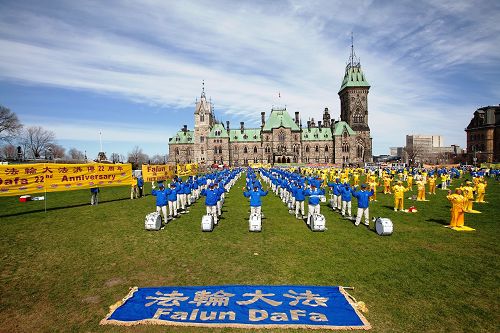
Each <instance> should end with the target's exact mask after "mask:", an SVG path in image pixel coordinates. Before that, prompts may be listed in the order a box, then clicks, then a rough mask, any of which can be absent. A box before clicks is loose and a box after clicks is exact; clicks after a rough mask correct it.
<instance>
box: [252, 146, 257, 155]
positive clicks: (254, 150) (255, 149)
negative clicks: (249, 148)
mask: <svg viewBox="0 0 500 333" xmlns="http://www.w3.org/2000/svg"><path fill="white" fill-rule="evenodd" d="M253 153H254V154H257V146H254V147H253Z"/></svg>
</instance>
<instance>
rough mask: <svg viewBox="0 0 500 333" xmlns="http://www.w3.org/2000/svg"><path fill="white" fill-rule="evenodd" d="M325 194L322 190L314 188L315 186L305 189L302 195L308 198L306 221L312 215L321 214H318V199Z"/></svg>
mask: <svg viewBox="0 0 500 333" xmlns="http://www.w3.org/2000/svg"><path fill="white" fill-rule="evenodd" d="M324 194H325V190H323V189H322V188H316V184H315V183H313V184H311V188H310V189H307V190H306V192H305V193H304V195H305V196H306V197H309V201H308V205H307V221H309V219H310V217H311V216H312V215H314V214H321V212H320V204H319V202H320V199H321V196H322V195H324Z"/></svg>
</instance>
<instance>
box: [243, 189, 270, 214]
mask: <svg viewBox="0 0 500 333" xmlns="http://www.w3.org/2000/svg"><path fill="white" fill-rule="evenodd" d="M268 192H269V191H263V190H261V189H259V187H257V186H254V188H253V190H252V191H246V192H243V195H244V196H245V197H246V198H250V215H252V214H257V215H259V216H261V212H262V209H261V208H262V199H261V197H265V196H266V195H267V193H268Z"/></svg>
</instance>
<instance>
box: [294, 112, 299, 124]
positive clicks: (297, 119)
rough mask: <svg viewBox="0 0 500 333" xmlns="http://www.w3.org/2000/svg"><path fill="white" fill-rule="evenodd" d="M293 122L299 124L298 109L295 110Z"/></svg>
mask: <svg viewBox="0 0 500 333" xmlns="http://www.w3.org/2000/svg"><path fill="white" fill-rule="evenodd" d="M295 123H296V124H297V125H299V111H295Z"/></svg>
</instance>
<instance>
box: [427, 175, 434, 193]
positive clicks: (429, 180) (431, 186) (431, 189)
mask: <svg viewBox="0 0 500 333" xmlns="http://www.w3.org/2000/svg"><path fill="white" fill-rule="evenodd" d="M427 183H428V184H429V194H436V177H434V175H431V176H429V177H428V178H427Z"/></svg>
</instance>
